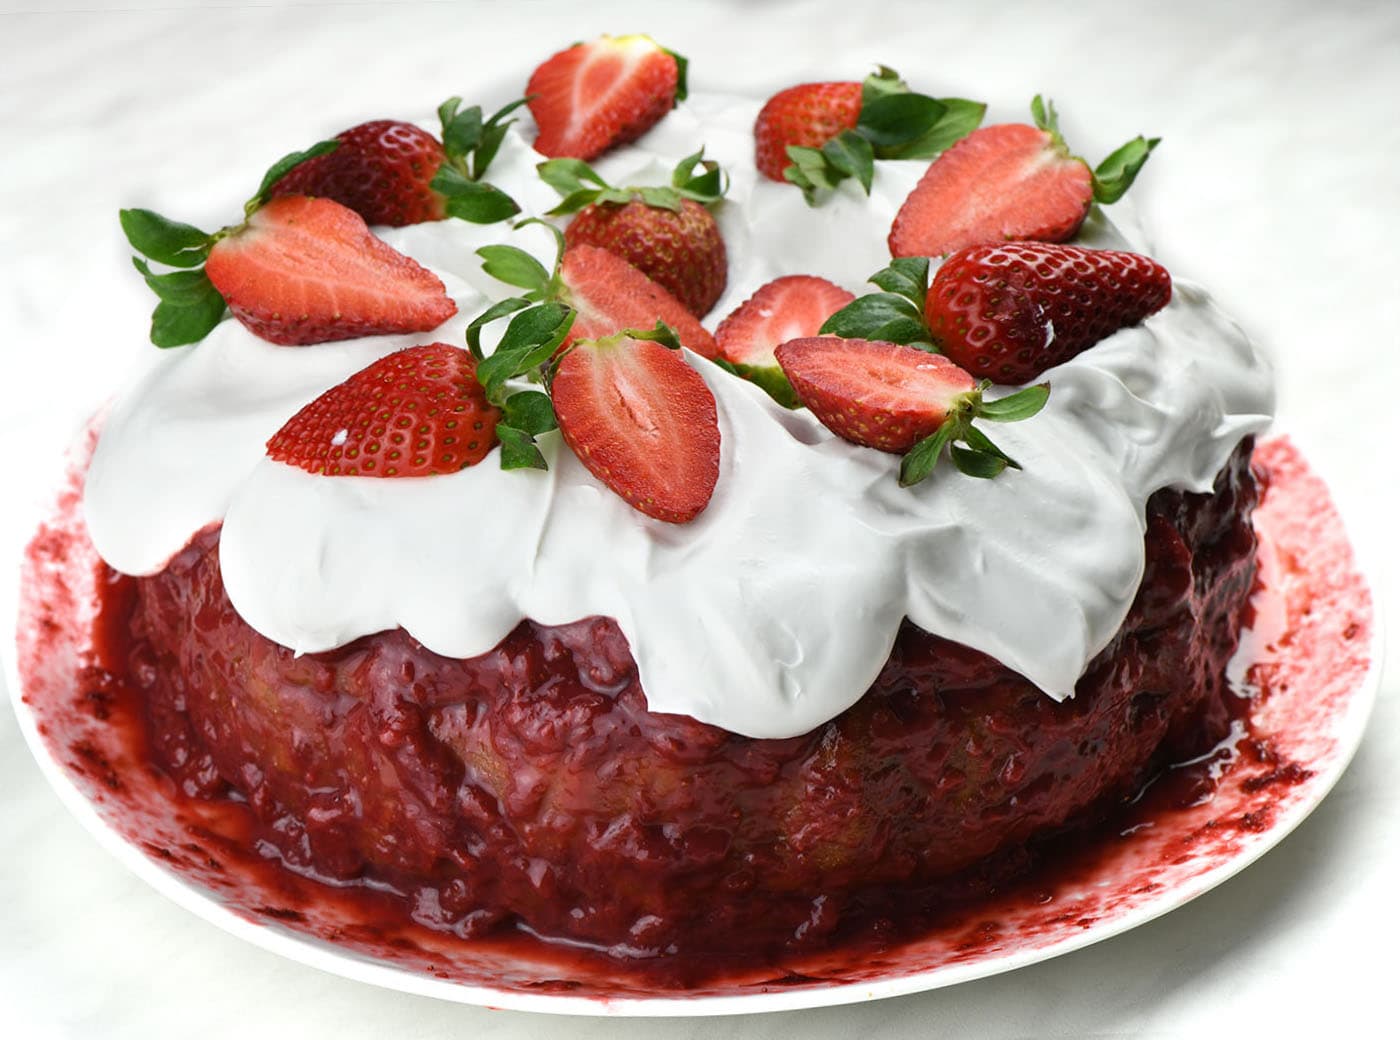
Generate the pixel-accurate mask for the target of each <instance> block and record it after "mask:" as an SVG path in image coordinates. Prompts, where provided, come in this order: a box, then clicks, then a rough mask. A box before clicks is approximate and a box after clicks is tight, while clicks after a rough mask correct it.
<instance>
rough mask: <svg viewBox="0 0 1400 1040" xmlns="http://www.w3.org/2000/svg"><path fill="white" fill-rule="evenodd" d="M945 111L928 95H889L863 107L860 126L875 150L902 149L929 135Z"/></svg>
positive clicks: (939, 102) (940, 103) (863, 134)
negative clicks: (903, 146) (901, 147)
mask: <svg viewBox="0 0 1400 1040" xmlns="http://www.w3.org/2000/svg"><path fill="white" fill-rule="evenodd" d="M944 111H945V109H944V106H943V102H941V101H939V100H937V99H936V98H931V97H929V96H928V95H926V94H885V95H883V96H880V97H876V98H874V99H873V100H871V101H869V102H867V103H865V104H862V105H861V109H860V122H859V123H857V124H856V126H857V128H858V129H859V131H860V134H861V136H862V137H864V138H865V139H866V140H867V141H869V142H870V143H871V145H873V146H874V147H876V148H898V147H900V146H902V145H906V144H908V143H909V142H911V141H917V140H918V139H919V138H920V137H922V136H924V134H926V133H928V132H929V130H931V129H932V128H933V127H934V125H935V124H936V123H937V122H938V120H939V119H940V118H942V116H943V113H944Z"/></svg>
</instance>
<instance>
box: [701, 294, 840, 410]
mask: <svg viewBox="0 0 1400 1040" xmlns="http://www.w3.org/2000/svg"><path fill="white" fill-rule="evenodd" d="M853 299H855V296H854V295H852V294H851V293H849V292H847V291H846V290H845V289H843V288H841V287H840V286H839V285H833V284H832V283H831V282H828V281H827V280H826V279H825V278H817V277H815V276H813V275H808V274H793V275H788V276H787V277H785V278H778V279H776V280H775V281H771V282H769V283H768V284H767V285H764V286H762V287H760V288H759V290H758V291H757V292H755V293H754V294H753V295H752V296H750V297H749V298H748V299H747V300H745V301H744V302H743V303H742V304H740V305H739V308H738V309H737V310H735V311H734V313H733V314H731V315H729V317H727V318H725V319H724V321H722V322H720V325H719V328H717V329H716V330H715V345H716V346H717V347H718V348H719V356H720V357H721V358H722V359H724V360H725V361H727V362H729V364H730V365H732V366H733V367H734V369H735V371H736V372H738V373H739V374H740V375H742V376H743V377H744V378H745V379H750V380H752V381H753V382H755V383H757V384H758V385H759V386H761V387H763V389H765V390H767V391H768V393H769V394H771V395H772V396H773V397H774V398H775V399H776V400H777V401H779V402H780V403H782V404H785V405H787V406H788V407H789V408H792V407H795V406H796V405H797V403H798V402H797V397H796V395H795V394H794V393H793V391H792V387H791V386H789V385H788V381H787V377H786V376H784V375H783V370H782V369H781V368H779V367H778V360H777V357H776V356H775V354H774V351H775V350H776V349H777V347H778V345H779V344H782V343H786V342H787V341H788V340H791V339H799V338H802V337H805V336H815V335H816V334H817V333H818V332H819V331H820V330H821V327H822V324H823V323H824V322H825V321H826V319H827V318H829V317H831V316H832V315H833V314H835V313H836V312H837V311H839V310H840V309H841V308H842V307H844V306H846V304H848V303H850V302H851V301H852V300H853Z"/></svg>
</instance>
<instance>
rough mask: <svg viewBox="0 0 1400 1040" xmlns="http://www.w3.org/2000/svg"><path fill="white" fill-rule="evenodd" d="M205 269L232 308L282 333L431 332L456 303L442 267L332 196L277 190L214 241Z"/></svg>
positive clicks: (300, 339)
mask: <svg viewBox="0 0 1400 1040" xmlns="http://www.w3.org/2000/svg"><path fill="white" fill-rule="evenodd" d="M204 271H205V274H206V275H207V276H208V278H209V281H210V282H211V283H213V286H214V288H215V289H216V290H217V291H218V293H219V295H220V296H222V297H223V298H224V300H225V301H227V303H228V306H229V309H230V310H231V311H232V312H233V315H234V316H235V317H236V318H237V319H238V320H239V321H241V322H242V323H243V324H244V325H246V326H247V327H248V328H249V329H250V330H251V331H252V332H253V333H255V334H256V335H258V336H261V337H262V338H263V339H265V340H269V341H270V342H273V343H283V344H305V343H324V342H327V341H329V340H337V339H349V338H351V337H355V336H368V335H376V334H381V333H391V332H425V331H427V330H429V329H434V328H437V326H439V325H441V324H442V323H443V322H444V321H446V320H447V319H448V318H450V317H452V315H454V314H455V313H457V305H456V304H455V303H453V302H452V300H451V299H450V298H449V297H448V296H447V293H446V291H445V289H444V288H443V284H442V282H441V281H440V280H439V279H438V277H437V276H436V275H435V274H433V273H432V272H431V271H428V270H426V269H425V268H423V267H420V266H419V265H418V264H417V263H415V262H414V261H413V260H411V259H409V258H408V257H406V256H404V255H403V254H402V253H399V252H397V251H396V250H394V249H392V248H390V247H389V246H388V245H386V244H385V243H384V242H382V241H380V240H379V239H378V238H376V237H375V236H374V235H373V234H371V233H370V230H369V228H368V226H366V224H365V222H364V220H363V218H361V217H360V216H359V214H357V213H355V212H354V211H353V210H349V209H346V208H345V207H344V206H342V205H340V203H338V202H332V201H331V200H330V199H314V198H308V197H307V196H304V195H288V196H284V197H282V198H278V199H273V200H271V201H270V202H268V203H267V204H266V205H264V206H263V207H262V208H260V209H258V210H256V211H255V212H254V213H253V214H252V216H250V217H249V218H248V220H247V223H246V224H244V225H242V226H241V227H240V228H238V229H236V230H233V231H232V232H231V233H229V234H226V235H224V236H223V237H221V238H219V239H218V240H217V241H216V242H215V243H214V245H213V247H212V248H211V249H210V250H209V256H208V259H207V260H206V261H205V265H204Z"/></svg>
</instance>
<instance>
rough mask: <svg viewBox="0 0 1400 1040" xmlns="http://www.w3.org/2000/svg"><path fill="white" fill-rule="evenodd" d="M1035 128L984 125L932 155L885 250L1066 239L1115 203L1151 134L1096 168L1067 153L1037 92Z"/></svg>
mask: <svg viewBox="0 0 1400 1040" xmlns="http://www.w3.org/2000/svg"><path fill="white" fill-rule="evenodd" d="M1031 111H1032V113H1033V115H1034V117H1035V124H1036V125H1035V126H1028V125H1026V124H1023V123H1006V124H1002V125H999V126H988V127H983V128H982V129H980V130H977V131H974V132H973V133H971V134H969V135H968V136H966V137H964V138H963V139H962V140H961V141H959V142H958V143H957V144H955V145H953V146H952V147H951V148H949V149H948V150H947V151H946V152H944V153H943V154H942V155H940V156H939V157H938V158H937V159H935V160H934V161H933V162H932V163H931V164H930V165H929V168H928V170H927V171H925V173H924V176H923V178H922V179H921V180H920V181H919V183H918V184H917V185H915V187H914V190H913V191H912V192H910V193H909V197H908V198H907V199H905V200H904V204H903V205H902V206H900V208H899V212H898V213H897V214H895V218H894V224H893V225H892V226H891V228H890V237H889V246H890V253H891V255H893V256H896V257H902V256H929V257H933V256H943V255H946V254H948V253H951V252H953V251H954V250H957V249H963V248H965V247H967V246H977V245H994V244H997V243H1000V242H1006V241H1011V240H1024V239H1030V240H1035V241H1039V242H1064V241H1066V240H1067V239H1069V238H1071V237H1072V236H1073V235H1074V233H1075V232H1076V231H1078V230H1079V226H1080V225H1081V224H1082V223H1084V218H1085V216H1087V215H1088V213H1089V206H1090V204H1091V203H1092V202H1095V201H1097V202H1102V203H1110V202H1116V201H1117V200H1118V199H1119V198H1121V197H1122V195H1123V193H1124V192H1126V191H1127V190H1128V188H1129V187H1130V186H1131V185H1132V183H1133V179H1134V178H1135V177H1136V176H1137V174H1138V171H1139V170H1140V169H1141V168H1142V165H1143V163H1145V162H1146V161H1147V157H1148V156H1149V155H1150V154H1151V152H1152V149H1153V148H1155V147H1156V146H1157V143H1158V142H1157V139H1156V138H1153V139H1151V140H1148V139H1147V138H1144V137H1141V136H1139V137H1136V138H1134V139H1133V140H1131V141H1129V142H1128V143H1127V144H1125V145H1123V146H1122V147H1121V148H1119V149H1117V150H1116V151H1115V152H1113V154H1111V155H1110V156H1108V158H1106V159H1105V160H1104V161H1103V162H1101V163H1100V164H1099V165H1098V166H1097V167H1096V168H1094V169H1092V170H1091V169H1090V168H1089V164H1088V163H1086V162H1085V161H1084V160H1083V159H1081V158H1079V157H1078V156H1076V155H1072V154H1071V153H1070V150H1069V146H1068V145H1067V144H1066V143H1065V139H1064V138H1063V137H1062V136H1061V135H1060V129H1059V123H1058V119H1057V117H1056V115H1055V108H1054V106H1053V105H1047V104H1046V103H1045V102H1043V101H1042V100H1041V98H1039V97H1036V98H1035V100H1034V101H1033V102H1032V103H1031Z"/></svg>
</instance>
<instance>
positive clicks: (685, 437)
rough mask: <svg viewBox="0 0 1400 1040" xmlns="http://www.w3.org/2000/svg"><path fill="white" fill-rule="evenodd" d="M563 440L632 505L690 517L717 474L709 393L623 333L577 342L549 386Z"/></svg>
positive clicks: (661, 353) (669, 359)
mask: <svg viewBox="0 0 1400 1040" xmlns="http://www.w3.org/2000/svg"><path fill="white" fill-rule="evenodd" d="M550 396H551V397H552V398H553V401H554V413H555V416H556V417H557V419H558V423H559V430H560V432H561V433H562V434H563V436H564V440H565V441H566V442H567V443H568V445H569V447H570V448H572V449H573V451H574V454H575V455H577V456H578V457H579V460H580V461H581V462H582V463H583V464H584V465H585V466H587V467H588V469H589V471H590V472H591V473H592V474H593V475H594V476H596V477H597V478H598V479H599V480H601V481H602V482H603V483H604V484H606V485H607V486H608V487H610V488H611V489H612V490H613V491H615V492H616V493H617V494H618V495H619V496H621V497H622V498H623V499H624V500H626V502H627V503H628V504H629V505H631V506H632V507H633V508H634V509H638V510H640V511H641V512H643V513H645V514H646V515H647V516H651V517H655V518H656V519H658V520H665V521H668V522H670V523H686V522H688V521H690V520H693V519H695V517H696V516H698V515H699V514H700V512H701V510H703V509H704V508H705V506H706V505H708V504H709V501H710V496H711V495H713V494H714V490H715V483H716V482H717V481H718V480H719V445H720V431H719V418H718V415H717V413H716V408H715V399H714V395H713V394H711V393H710V388H709V387H708V386H706V385H705V380H704V379H702V378H701V377H700V374H699V373H698V372H696V371H695V370H694V369H693V368H691V367H690V366H689V365H688V364H686V362H685V359H684V358H683V357H682V356H681V355H680V353H679V352H677V351H674V350H668V349H667V348H666V347H664V346H662V345H661V344H660V343H656V342H653V341H650V340H646V339H637V338H634V337H632V336H629V335H627V334H625V333H620V334H617V335H611V336H604V337H602V338H601V339H584V340H579V341H577V342H575V344H574V345H573V347H572V348H571V349H570V350H569V351H568V353H566V354H565V355H564V356H563V358H562V359H561V360H560V362H559V366H558V369H557V370H556V371H555V374H554V379H553V381H552V383H551V385H550Z"/></svg>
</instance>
